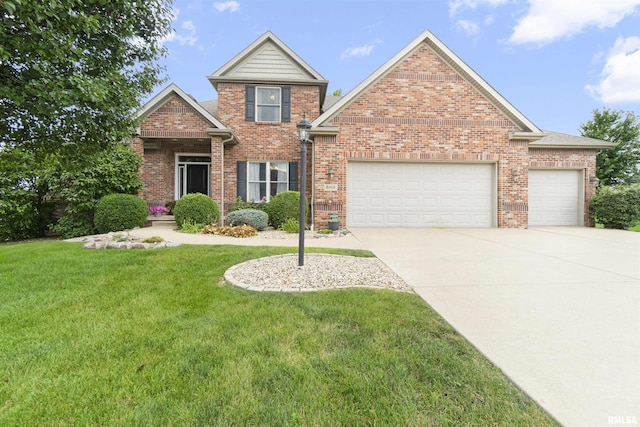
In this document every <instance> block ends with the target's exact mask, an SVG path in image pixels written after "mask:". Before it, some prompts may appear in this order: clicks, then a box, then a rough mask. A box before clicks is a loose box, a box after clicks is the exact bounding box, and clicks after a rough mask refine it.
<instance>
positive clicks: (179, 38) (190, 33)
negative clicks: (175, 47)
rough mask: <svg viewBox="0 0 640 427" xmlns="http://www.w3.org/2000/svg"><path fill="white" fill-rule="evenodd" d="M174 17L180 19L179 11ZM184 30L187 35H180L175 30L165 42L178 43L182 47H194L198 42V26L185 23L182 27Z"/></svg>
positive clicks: (189, 22)
mask: <svg viewBox="0 0 640 427" xmlns="http://www.w3.org/2000/svg"><path fill="white" fill-rule="evenodd" d="M174 16H175V17H176V19H177V17H178V11H175V13H174ZM181 27H182V29H183V30H185V33H183V34H178V33H177V32H176V31H175V30H174V31H172V32H171V34H169V35H168V36H167V37H165V39H164V41H165V42H178V43H180V45H181V46H184V45H187V46H193V45H194V44H196V42H197V41H198V38H197V37H196V26H195V25H194V23H193V22H192V21H184V22H183V23H182V25H181Z"/></svg>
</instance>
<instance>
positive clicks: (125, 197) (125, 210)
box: [93, 194, 149, 233]
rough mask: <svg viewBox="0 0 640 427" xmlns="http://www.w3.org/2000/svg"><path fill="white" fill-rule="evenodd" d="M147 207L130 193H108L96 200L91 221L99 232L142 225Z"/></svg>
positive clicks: (145, 218) (147, 210)
mask: <svg viewBox="0 0 640 427" xmlns="http://www.w3.org/2000/svg"><path fill="white" fill-rule="evenodd" d="M148 212H149V208H148V207H147V204H146V203H145V201H144V200H142V199H141V198H140V197H136V196H133V195H131V194H108V195H106V196H104V197H102V198H101V199H100V200H98V203H97V204H96V212H95V215H94V217H93V222H94V224H95V226H96V228H97V229H98V231H99V232H100V233H109V232H111V231H120V230H128V229H131V228H135V227H143V226H144V223H145V222H146V220H147V214H148Z"/></svg>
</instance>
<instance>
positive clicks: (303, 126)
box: [296, 113, 311, 267]
mask: <svg viewBox="0 0 640 427" xmlns="http://www.w3.org/2000/svg"><path fill="white" fill-rule="evenodd" d="M296 127H297V128H298V139H300V163H301V165H300V218H299V226H300V229H299V232H298V235H299V240H298V267H302V266H304V225H305V222H306V221H305V217H306V215H305V213H306V210H307V209H306V203H305V202H306V199H307V197H306V194H305V193H306V189H307V143H308V142H309V131H310V130H311V123H310V122H309V120H307V114H306V113H304V114H303V115H302V120H300V122H298V124H297V126H296Z"/></svg>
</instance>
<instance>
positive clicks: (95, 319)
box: [0, 242, 554, 426]
mask: <svg viewBox="0 0 640 427" xmlns="http://www.w3.org/2000/svg"><path fill="white" fill-rule="evenodd" d="M295 250H296V249H295V248H289V249H287V248H259V247H258V248H256V247H240V246H181V247H178V248H171V249H159V250H147V251H142V250H137V251H135V250H134V251H124V250H108V251H92V250H85V249H82V248H81V246H80V245H79V244H71V243H64V242H42V243H24V244H16V245H7V244H4V245H0V425H3V426H4V425H7V426H9V425H11V426H13V425H16V426H18V425H21V426H22V425H24V426H26V425H34V426H35V425H38V426H54V425H55V426H64V425H83V426H84V425H96V426H107V425H145V426H146V425H157V426H167V425H195V426H197V425H203V426H205V425H206V426H209V425H212V426H232V425H237V426H249V425H251V426H262V425H267V426H287V425H292V426H293V425H301V426H358V425H380V426H400V425H439V426H444V425H464V426H467V425H527V426H530V425H535V426H543V425H554V421H553V420H552V419H550V418H549V417H548V416H547V415H546V414H545V413H544V412H543V411H542V410H541V409H540V408H539V407H538V406H537V405H536V404H535V403H534V402H533V401H532V400H530V399H529V398H528V397H527V396H525V395H524V394H523V393H522V392H520V391H519V390H518V389H517V388H516V387H515V386H514V385H513V384H511V383H510V382H509V380H508V379H506V378H505V376H504V375H503V374H502V373H501V371H500V370H499V369H497V368H496V367H494V366H493V365H491V364H490V363H489V362H488V361H487V360H486V359H485V358H484V357H483V356H482V355H481V354H479V352H478V351H476V350H475V349H474V348H473V347H472V346H471V345H470V344H469V343H468V342H466V341H465V340H464V339H463V338H462V337H460V336H459V335H458V334H457V333H456V332H455V331H454V330H452V328H451V327H450V326H449V325H447V324H446V323H445V322H444V321H443V320H442V319H441V318H440V317H439V316H438V315H436V314H435V313H434V312H433V311H432V310H431V309H430V308H429V307H428V306H427V305H426V304H425V303H424V302H423V301H422V300H421V299H420V298H419V297H418V296H416V295H414V294H406V293H397V292H393V291H384V290H346V291H325V292H317V293H303V294H275V293H253V292H249V291H245V290H241V289H236V288H234V287H231V286H228V285H224V284H222V283H221V277H222V274H223V272H224V271H225V270H226V269H227V268H228V267H230V266H231V265H233V264H236V263H238V262H241V261H244V260H247V259H250V258H255V257H261V256H267V255H275V254H279V253H285V252H295ZM310 251H311V250H310ZM331 252H333V253H349V254H356V255H366V253H363V252H359V253H356V252H355V251H348V252H347V251H331Z"/></svg>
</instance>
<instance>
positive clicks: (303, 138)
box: [296, 113, 311, 144]
mask: <svg viewBox="0 0 640 427" xmlns="http://www.w3.org/2000/svg"><path fill="white" fill-rule="evenodd" d="M296 127H297V128H298V139H300V143H301V144H305V143H307V142H309V131H310V130H311V122H309V120H307V113H304V114H303V115H302V120H300V121H299V122H298V124H297V125H296Z"/></svg>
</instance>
